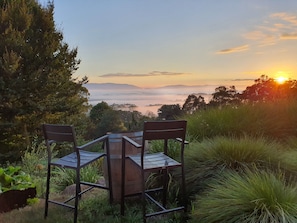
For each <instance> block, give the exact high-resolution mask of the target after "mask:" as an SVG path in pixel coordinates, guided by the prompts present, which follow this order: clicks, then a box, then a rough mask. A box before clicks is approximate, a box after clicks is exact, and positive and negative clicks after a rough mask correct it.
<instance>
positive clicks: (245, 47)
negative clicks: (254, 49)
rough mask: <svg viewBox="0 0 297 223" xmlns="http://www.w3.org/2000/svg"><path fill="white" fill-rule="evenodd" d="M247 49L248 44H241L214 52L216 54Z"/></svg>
mask: <svg viewBox="0 0 297 223" xmlns="http://www.w3.org/2000/svg"><path fill="white" fill-rule="evenodd" d="M248 49H249V46H248V45H242V46H237V47H233V48H228V49H223V50H220V51H218V52H216V54H227V53H238V52H242V51H246V50H248Z"/></svg>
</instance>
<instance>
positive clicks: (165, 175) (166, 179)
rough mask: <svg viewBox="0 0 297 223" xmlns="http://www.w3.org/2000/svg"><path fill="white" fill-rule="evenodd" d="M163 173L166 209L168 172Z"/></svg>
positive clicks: (163, 202)
mask: <svg viewBox="0 0 297 223" xmlns="http://www.w3.org/2000/svg"><path fill="white" fill-rule="evenodd" d="M162 172H163V201H162V204H163V207H164V208H166V204H167V189H168V170H167V169H165V170H162Z"/></svg>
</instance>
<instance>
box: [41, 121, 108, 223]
mask: <svg viewBox="0 0 297 223" xmlns="http://www.w3.org/2000/svg"><path fill="white" fill-rule="evenodd" d="M42 127H43V133H44V137H45V142H46V146H47V152H48V167H47V168H48V169H47V184H46V198H45V212H44V218H46V217H47V216H48V205H49V203H53V204H56V205H60V206H64V207H67V208H70V209H73V210H74V219H73V222H74V223H76V222H77V214H78V202H79V199H80V197H81V195H82V194H84V193H85V192H87V191H89V190H91V189H93V188H94V187H96V188H102V189H106V190H108V191H109V198H110V202H112V186H111V184H112V181H111V175H110V155H109V143H108V136H107V135H106V136H103V137H100V138H97V139H95V140H93V141H91V142H88V143H86V144H84V145H82V146H78V145H77V142H76V135H75V131H74V127H73V126H70V125H53V124H43V126H42ZM53 143H57V144H59V143H68V144H70V145H71V146H72V148H73V152H71V153H70V154H68V155H65V156H63V157H61V158H53V157H52V148H51V145H52V144H53ZM96 144H97V146H98V144H99V145H100V150H101V149H102V152H90V151H88V150H87V149H89V148H90V147H93V146H94V145H96ZM101 146H102V147H101ZM104 146H105V151H104V150H103V148H104ZM103 157H106V159H107V166H108V168H107V169H108V179H109V182H108V184H107V183H106V184H104V185H103V184H99V183H91V182H83V181H81V174H80V171H81V169H82V168H83V167H85V166H87V165H89V164H91V163H93V162H95V161H96V160H98V159H100V158H103ZM52 166H57V167H60V168H70V169H73V170H74V171H76V180H75V184H76V189H75V195H74V196H71V197H70V198H69V199H67V200H66V201H63V202H60V201H57V200H50V199H49V193H50V178H51V169H52ZM81 185H87V186H89V187H87V189H85V190H83V191H82V190H81ZM106 185H108V186H106ZM72 200H74V204H70V203H69V202H70V201H72Z"/></svg>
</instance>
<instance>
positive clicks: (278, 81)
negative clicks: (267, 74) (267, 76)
mask: <svg viewBox="0 0 297 223" xmlns="http://www.w3.org/2000/svg"><path fill="white" fill-rule="evenodd" d="M287 80H288V78H287V77H284V76H278V77H276V78H275V81H276V82H277V83H278V84H283V83H285V82H286V81H287Z"/></svg>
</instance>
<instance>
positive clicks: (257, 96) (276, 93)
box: [241, 75, 297, 102]
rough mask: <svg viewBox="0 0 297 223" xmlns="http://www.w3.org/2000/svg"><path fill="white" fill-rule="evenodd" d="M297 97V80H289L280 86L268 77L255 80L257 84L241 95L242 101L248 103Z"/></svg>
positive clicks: (264, 76) (263, 76)
mask: <svg viewBox="0 0 297 223" xmlns="http://www.w3.org/2000/svg"><path fill="white" fill-rule="evenodd" d="M296 97H297V85H296V80H287V81H285V82H284V83H282V84H279V83H277V82H276V81H275V80H274V79H273V78H269V77H268V76H266V75H261V77H260V78H258V79H256V80H255V84H253V85H252V86H249V87H247V88H246V89H245V90H244V91H243V92H242V95H241V99H242V100H243V101H247V102H267V101H273V100H278V99H284V98H287V99H288V98H296Z"/></svg>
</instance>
